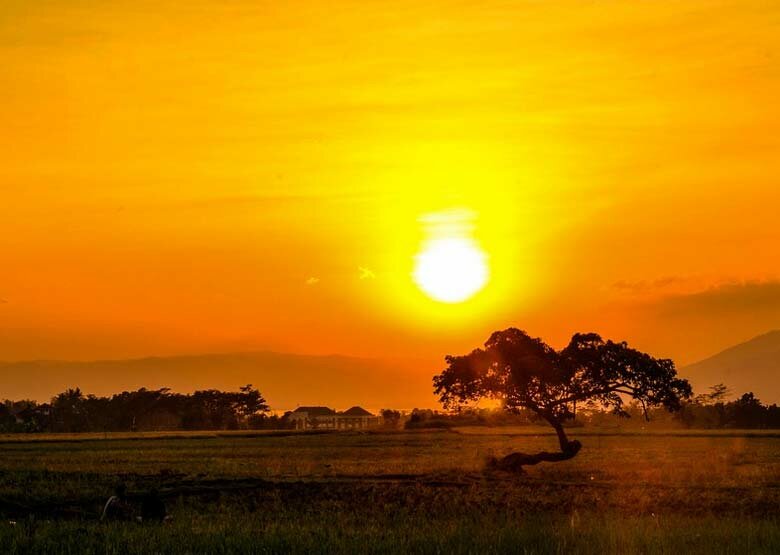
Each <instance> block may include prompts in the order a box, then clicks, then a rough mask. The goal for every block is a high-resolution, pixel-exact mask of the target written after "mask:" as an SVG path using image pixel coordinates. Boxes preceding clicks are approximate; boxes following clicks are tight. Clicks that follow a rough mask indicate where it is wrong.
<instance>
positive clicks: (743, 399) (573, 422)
mask: <svg viewBox="0 0 780 555" xmlns="http://www.w3.org/2000/svg"><path fill="white" fill-rule="evenodd" d="M728 397H730V392H729V390H728V388H726V386H724V385H723V384H718V385H715V386H712V387H711V388H710V390H709V392H708V393H705V394H701V395H697V396H696V397H694V398H693V399H692V400H690V401H686V402H683V403H682V406H681V408H680V410H679V411H678V412H675V413H672V414H670V413H669V412H667V411H665V410H663V409H662V408H654V409H648V410H647V414H646V415H645V409H644V408H643V407H642V406H641V404H639V403H636V402H633V403H628V404H626V405H625V413H626V415H628V416H631V418H624V417H623V416H625V415H622V416H621V415H615V414H614V413H613V412H611V411H608V410H604V408H603V407H600V406H598V405H595V404H590V405H585V406H584V407H582V408H581V409H579V410H578V411H577V413H576V414H575V415H574V417H573V418H571V419H569V420H568V421H566V423H565V424H566V426H567V427H583V426H586V427H615V426H621V427H629V428H638V427H646V426H658V427H684V428H695V429H729V428H731V429H780V407H778V406H777V405H776V404H771V405H767V404H764V403H762V402H761V401H760V400H759V399H758V398H756V396H755V395H754V394H753V393H745V394H744V395H742V396H740V397H737V398H735V399H733V400H731V401H727V398H728ZM645 416H647V418H646V417H645ZM524 425H526V426H527V425H545V422H543V421H542V420H541V419H540V418H539V417H538V416H537V415H536V414H534V413H533V412H532V411H527V410H520V411H518V412H517V413H515V414H511V413H507V412H506V411H504V410H502V409H500V408H465V409H461V410H458V411H436V410H430V409H414V410H413V411H412V412H411V413H410V414H409V415H408V416H407V417H406V419H405V421H404V428H406V429H425V428H427V429H431V428H452V427H456V426H524Z"/></svg>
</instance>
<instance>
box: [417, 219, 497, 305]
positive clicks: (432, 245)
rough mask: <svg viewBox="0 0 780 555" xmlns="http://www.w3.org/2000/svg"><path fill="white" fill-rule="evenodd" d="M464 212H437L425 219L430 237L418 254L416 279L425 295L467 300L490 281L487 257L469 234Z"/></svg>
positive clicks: (438, 299) (439, 298)
mask: <svg viewBox="0 0 780 555" xmlns="http://www.w3.org/2000/svg"><path fill="white" fill-rule="evenodd" d="M465 214H466V216H464V213H462V212H445V213H438V214H433V215H430V216H428V217H427V218H426V219H425V220H424V221H425V223H426V224H427V225H428V227H429V230H428V232H429V235H430V236H431V237H430V238H429V239H427V240H426V241H425V242H424V243H423V245H422V249H421V251H420V253H419V254H418V255H417V257H416V260H415V266H414V273H413V278H414V281H415V283H416V284H417V286H418V287H419V288H420V289H421V290H422V291H423V292H424V293H425V294H427V295H428V296H429V297H431V298H432V299H434V300H437V301H440V302H444V303H459V302H462V301H465V300H467V299H469V298H471V297H472V296H474V295H475V294H476V293H477V292H478V291H480V290H481V289H482V288H483V287H484V286H485V284H486V283H487V281H488V277H489V271H488V264H487V256H486V255H485V252H484V251H483V250H482V249H481V248H480V246H479V244H478V243H477V242H476V241H475V240H474V239H473V238H472V237H470V236H469V233H470V231H471V226H469V225H467V223H466V220H467V219H468V218H467V213H465Z"/></svg>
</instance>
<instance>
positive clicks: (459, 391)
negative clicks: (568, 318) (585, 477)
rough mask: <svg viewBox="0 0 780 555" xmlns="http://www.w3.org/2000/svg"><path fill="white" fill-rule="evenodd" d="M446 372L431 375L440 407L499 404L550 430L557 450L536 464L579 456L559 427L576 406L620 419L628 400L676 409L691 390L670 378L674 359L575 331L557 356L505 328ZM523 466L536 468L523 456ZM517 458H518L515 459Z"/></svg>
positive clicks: (451, 361)
mask: <svg viewBox="0 0 780 555" xmlns="http://www.w3.org/2000/svg"><path fill="white" fill-rule="evenodd" d="M445 360H446V362H447V368H445V370H444V371H443V372H442V373H441V374H439V375H437V376H435V377H434V379H433V383H434V389H435V392H436V394H437V395H439V399H440V401H441V402H442V404H443V405H444V406H445V407H446V408H454V407H459V406H462V405H463V404H466V403H469V402H474V401H477V400H479V399H483V398H489V399H498V400H500V401H501V402H502V403H503V406H504V408H505V409H506V410H508V411H510V412H516V411H518V410H519V409H523V408H525V409H529V410H531V411H533V412H535V413H537V414H538V415H539V416H541V417H542V418H544V419H545V420H546V421H547V422H548V423H549V424H550V425H551V426H552V427H553V428H554V429H555V430H556V432H557V434H558V439H559V442H560V447H561V453H559V454H549V453H543V454H540V455H543V456H542V457H541V460H562V459H565V458H571V457H573V456H574V455H576V453H577V452H578V451H579V449H580V447H581V445H580V443H579V442H577V441H573V442H570V441H568V438H567V437H566V433H565V431H564V429H563V424H564V422H565V421H566V420H568V419H570V418H573V417H574V415H575V413H576V407H577V403H578V402H586V403H591V404H597V405H600V406H602V407H604V408H606V409H608V410H610V411H612V412H613V413H615V414H618V415H620V416H628V412H627V411H626V410H625V409H624V403H625V401H626V400H627V399H629V398H633V399H635V400H637V401H638V402H639V403H640V404H641V406H642V407H643V409H644V410H645V414H647V408H648V407H654V406H663V407H665V408H666V409H668V410H671V411H675V410H679V408H680V406H681V402H682V401H683V400H685V399H688V398H690V396H691V386H690V384H689V383H688V382H687V381H686V380H683V379H680V378H678V377H677V371H676V369H675V366H674V362H672V361H671V360H669V359H656V358H654V357H652V356H650V355H648V354H647V353H643V352H641V351H638V350H636V349H632V348H631V347H629V346H628V345H627V344H626V343H625V342H614V341H609V340H608V341H604V340H603V339H602V338H601V336H599V335H598V334H595V333H578V334H575V335H574V336H573V337H572V338H571V341H570V342H569V344H568V345H567V346H566V347H565V348H563V349H561V350H560V351H556V350H555V349H554V348H552V347H551V346H549V345H548V344H546V343H545V342H544V341H542V340H541V339H539V338H533V337H531V336H529V335H528V334H527V333H526V332H524V331H522V330H519V329H516V328H508V329H506V330H503V331H497V332H494V333H493V334H492V335H491V336H490V338H489V339H488V340H487V342H485V346H484V348H479V349H475V350H473V351H472V352H471V353H469V354H467V355H463V356H452V355H450V356H447V357H446V359H445ZM527 457H530V458H527V459H523V460H525V461H526V462H525V463H524V464H536V462H540V460H536V459H537V458H538V456H527ZM515 459H516V460H517V457H515Z"/></svg>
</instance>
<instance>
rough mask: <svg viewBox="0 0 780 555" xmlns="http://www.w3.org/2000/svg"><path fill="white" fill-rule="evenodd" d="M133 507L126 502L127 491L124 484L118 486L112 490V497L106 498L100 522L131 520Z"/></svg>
mask: <svg viewBox="0 0 780 555" xmlns="http://www.w3.org/2000/svg"><path fill="white" fill-rule="evenodd" d="M132 519H133V507H132V506H131V505H130V502H129V501H128V500H127V489H126V488H125V485H124V484H118V485H117V486H116V489H115V490H114V495H112V496H111V497H109V498H108V501H106V505H105V506H104V507H103V514H102V515H101V516H100V520H132Z"/></svg>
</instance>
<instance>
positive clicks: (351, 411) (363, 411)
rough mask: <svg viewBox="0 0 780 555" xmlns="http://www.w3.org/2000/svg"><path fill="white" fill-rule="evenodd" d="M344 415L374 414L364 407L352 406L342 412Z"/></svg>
mask: <svg viewBox="0 0 780 555" xmlns="http://www.w3.org/2000/svg"><path fill="white" fill-rule="evenodd" d="M341 414H343V415H344V416H374V415H373V414H371V413H370V412H368V411H367V410H366V409H364V408H363V407H352V408H350V409H347V410H345V411H344V412H342V413H341Z"/></svg>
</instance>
